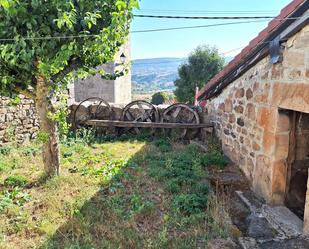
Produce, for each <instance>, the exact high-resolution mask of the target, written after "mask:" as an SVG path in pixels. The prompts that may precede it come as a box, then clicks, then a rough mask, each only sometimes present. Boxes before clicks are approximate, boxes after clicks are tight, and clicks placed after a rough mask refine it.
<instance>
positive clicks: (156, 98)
mask: <svg viewBox="0 0 309 249" xmlns="http://www.w3.org/2000/svg"><path fill="white" fill-rule="evenodd" d="M166 100H168V95H167V93H166V92H157V93H155V94H153V95H152V97H151V103H152V104H154V105H161V104H163V103H164V102H165V101H166Z"/></svg>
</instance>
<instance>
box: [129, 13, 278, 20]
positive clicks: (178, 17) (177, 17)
mask: <svg viewBox="0 0 309 249" xmlns="http://www.w3.org/2000/svg"><path fill="white" fill-rule="evenodd" d="M133 16H134V17H146V18H160V19H208V20H218V19H219V20H225V19H230V20H232V19H233V20H235V19H273V18H275V17H274V16H158V15H139V14H138V15H137V14H136V15H133Z"/></svg>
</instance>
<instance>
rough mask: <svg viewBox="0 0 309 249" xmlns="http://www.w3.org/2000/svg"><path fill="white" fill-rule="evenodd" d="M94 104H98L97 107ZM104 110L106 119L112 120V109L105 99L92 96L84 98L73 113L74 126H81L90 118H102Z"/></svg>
mask: <svg viewBox="0 0 309 249" xmlns="http://www.w3.org/2000/svg"><path fill="white" fill-rule="evenodd" d="M94 105H96V107H93V106H94ZM92 108H94V109H92ZM98 110H101V111H98ZM103 112H104V118H105V119H104V120H110V119H111V118H112V109H111V107H110V105H109V104H108V102H107V101H105V100H104V99H101V98H98V97H91V98H88V99H85V100H83V101H82V102H80V103H79V105H78V106H77V107H76V109H75V111H74V113H73V122H72V123H73V128H81V127H82V126H84V125H85V123H86V121H87V120H90V119H101V114H102V113H103Z"/></svg>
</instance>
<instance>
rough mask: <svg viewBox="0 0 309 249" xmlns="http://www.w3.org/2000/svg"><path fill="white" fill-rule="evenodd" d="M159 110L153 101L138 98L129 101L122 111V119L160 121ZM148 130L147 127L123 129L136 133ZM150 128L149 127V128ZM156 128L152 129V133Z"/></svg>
mask: <svg viewBox="0 0 309 249" xmlns="http://www.w3.org/2000/svg"><path fill="white" fill-rule="evenodd" d="M159 119H160V118H159V112H158V110H157V108H156V107H155V106H154V105H152V104H151V103H149V102H147V101H144V100H137V101H133V102H131V103H129V104H128V105H126V106H125V108H124V109H123V110H122V113H121V120H122V121H131V122H148V123H151V122H159ZM142 129H143V130H144V131H145V130H147V129H146V128H137V127H135V128H125V129H123V131H130V132H133V133H135V134H140V133H141V130H142ZM148 130H149V129H148ZM153 132H154V130H153V129H151V133H153Z"/></svg>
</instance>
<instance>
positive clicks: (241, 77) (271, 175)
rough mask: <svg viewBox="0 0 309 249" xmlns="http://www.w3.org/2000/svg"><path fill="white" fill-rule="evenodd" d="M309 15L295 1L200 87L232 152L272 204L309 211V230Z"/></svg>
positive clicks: (307, 227) (307, 220) (305, 5)
mask: <svg viewBox="0 0 309 249" xmlns="http://www.w3.org/2000/svg"><path fill="white" fill-rule="evenodd" d="M308 21H309V1H308V0H307V1H306V0H294V1H292V2H291V3H290V4H289V5H288V6H286V7H285V8H284V9H282V11H281V13H280V14H279V16H278V17H277V18H275V19H274V20H272V21H271V22H270V23H269V24H268V26H267V27H266V28H265V29H264V30H263V31H261V32H260V33H259V34H258V36H257V37H256V38H254V39H253V40H252V41H251V42H250V43H249V45H248V46H247V47H245V48H244V49H243V50H242V51H241V52H240V54H238V55H237V56H236V57H235V58H234V59H233V60H232V61H231V62H230V63H229V64H228V65H227V66H226V67H225V68H224V69H223V70H222V71H221V72H219V73H218V74H217V75H216V76H215V77H214V78H213V79H211V80H210V81H209V82H208V83H207V84H206V85H205V86H204V87H203V88H202V89H201V90H200V92H199V99H200V100H202V99H206V100H207V109H208V113H209V115H210V117H211V119H212V121H213V122H214V124H215V130H216V134H217V135H218V137H219V138H220V140H221V141H222V146H223V150H224V152H225V153H226V155H227V156H229V157H230V159H231V160H232V161H234V162H235V163H237V164H238V165H239V167H240V168H241V169H242V171H243V172H244V174H245V175H246V176H247V178H248V179H249V180H250V182H251V183H252V189H253V190H254V191H255V192H256V193H257V194H259V195H260V196H261V197H263V198H264V199H265V200H266V201H267V202H268V203H270V204H273V205H285V206H287V207H289V208H290V209H291V210H292V211H295V212H297V213H298V215H299V216H304V232H306V233H307V234H309V181H308V168H309V25H308ZM307 184H308V190H307ZM306 193H307V194H306ZM306 196H307V197H306Z"/></svg>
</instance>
